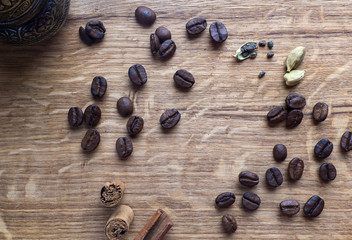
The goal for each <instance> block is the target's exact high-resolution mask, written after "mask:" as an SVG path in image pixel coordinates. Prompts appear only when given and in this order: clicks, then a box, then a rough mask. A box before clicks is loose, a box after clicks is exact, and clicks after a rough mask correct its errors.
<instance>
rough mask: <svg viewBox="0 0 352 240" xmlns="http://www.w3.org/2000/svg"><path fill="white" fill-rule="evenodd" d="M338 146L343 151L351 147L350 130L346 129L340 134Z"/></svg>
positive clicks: (351, 135) (351, 136)
mask: <svg viewBox="0 0 352 240" xmlns="http://www.w3.org/2000/svg"><path fill="white" fill-rule="evenodd" d="M340 146H341V148H342V149H343V150H344V151H345V152H348V151H350V150H351V149H352V132H349V131H347V132H345V133H344V134H343V135H342V137H341V142H340Z"/></svg>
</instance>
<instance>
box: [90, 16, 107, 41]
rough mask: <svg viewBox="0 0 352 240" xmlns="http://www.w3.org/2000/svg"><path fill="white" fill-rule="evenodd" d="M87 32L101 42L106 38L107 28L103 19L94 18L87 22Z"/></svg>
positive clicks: (94, 39)
mask: <svg viewBox="0 0 352 240" xmlns="http://www.w3.org/2000/svg"><path fill="white" fill-rule="evenodd" d="M86 32H87V35H88V36H89V37H90V38H91V39H92V40H93V42H99V41H101V40H102V39H103V38H104V36H105V32H106V29H105V27H104V24H103V23H102V22H101V21H96V20H93V21H89V22H88V23H87V24H86Z"/></svg>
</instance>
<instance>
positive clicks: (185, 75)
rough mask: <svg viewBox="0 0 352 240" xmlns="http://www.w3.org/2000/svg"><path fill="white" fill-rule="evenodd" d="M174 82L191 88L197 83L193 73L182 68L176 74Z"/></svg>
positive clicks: (182, 86)
mask: <svg viewBox="0 0 352 240" xmlns="http://www.w3.org/2000/svg"><path fill="white" fill-rule="evenodd" d="M174 82H175V84H176V86H178V87H180V88H190V87H192V86H193V84H194V83H195V81H194V77H193V75H192V73H190V72H188V71H186V70H184V69H180V70H178V71H177V72H176V73H175V74H174Z"/></svg>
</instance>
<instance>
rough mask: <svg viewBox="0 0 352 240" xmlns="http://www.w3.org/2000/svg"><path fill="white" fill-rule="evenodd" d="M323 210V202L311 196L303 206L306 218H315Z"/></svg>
mask: <svg viewBox="0 0 352 240" xmlns="http://www.w3.org/2000/svg"><path fill="white" fill-rule="evenodd" d="M323 209H324V200H323V199H322V198H320V197H319V196H313V197H311V198H310V199H309V200H308V201H307V202H306V204H305V205H304V208H303V212H304V214H305V215H306V216H308V217H317V216H319V215H320V213H321V212H322V211H323Z"/></svg>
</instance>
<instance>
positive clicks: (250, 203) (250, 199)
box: [242, 192, 261, 211]
mask: <svg viewBox="0 0 352 240" xmlns="http://www.w3.org/2000/svg"><path fill="white" fill-rule="evenodd" d="M260 202H261V200H260V197H259V196H258V195H257V194H255V193H252V192H246V193H245V194H243V197H242V206H243V207H244V208H245V209H247V210H250V211H254V210H256V209H258V208H259V206H260Z"/></svg>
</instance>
